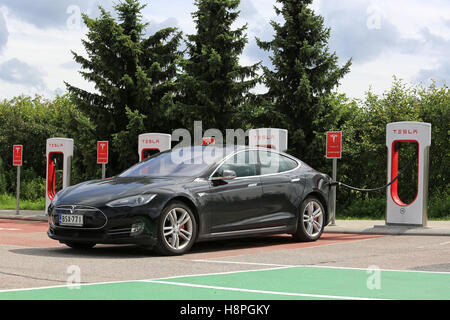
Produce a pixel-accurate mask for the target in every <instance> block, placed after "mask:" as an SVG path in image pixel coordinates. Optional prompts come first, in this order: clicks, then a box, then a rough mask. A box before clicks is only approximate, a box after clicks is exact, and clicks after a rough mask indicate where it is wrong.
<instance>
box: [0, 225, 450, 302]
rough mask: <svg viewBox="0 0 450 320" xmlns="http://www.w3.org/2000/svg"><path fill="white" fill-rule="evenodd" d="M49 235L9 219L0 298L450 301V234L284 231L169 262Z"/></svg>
mask: <svg viewBox="0 0 450 320" xmlns="http://www.w3.org/2000/svg"><path fill="white" fill-rule="evenodd" d="M46 229H47V224H46V223H45V222H39V221H19V220H6V219H5V220H0V261H1V262H0V265H1V267H0V299H16V298H19V299H53V298H55V297H59V298H60V299H78V298H83V299H90V298H92V299H365V298H370V299H374V298H377V299H378V298H379V299H450V237H448V236H414V235H407V236H405V235H376V234H368V235H364V234H349V233H324V234H323V236H322V238H321V239H320V240H319V241H317V242H314V243H298V242H295V241H293V240H292V238H291V237H290V236H288V235H280V236H270V237H259V238H246V239H239V240H227V241H216V242H209V243H199V244H197V245H195V246H194V248H193V250H192V252H191V253H189V254H186V255H184V256H178V257H163V256H159V255H157V254H155V253H153V252H151V251H148V250H145V249H143V248H139V247H136V246H106V245H101V246H97V247H95V248H94V249H92V250H89V251H76V250H73V249H70V248H68V247H66V246H64V245H61V244H59V243H58V242H56V241H53V240H50V239H48V238H47V235H46ZM68 286H69V287H68ZM74 286H75V288H76V289H77V290H73V288H74ZM43 287H48V288H47V289H40V288H43ZM30 288H32V289H33V290H17V289H30Z"/></svg>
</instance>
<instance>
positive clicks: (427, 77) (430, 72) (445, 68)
mask: <svg viewBox="0 0 450 320" xmlns="http://www.w3.org/2000/svg"><path fill="white" fill-rule="evenodd" d="M414 80H415V81H417V82H421V83H423V84H425V85H428V84H431V81H432V80H435V81H436V84H437V85H438V86H439V85H441V84H444V83H446V84H447V85H449V84H450V82H449V80H450V63H449V62H447V61H446V62H444V63H442V64H440V65H438V66H437V67H436V68H433V69H422V70H420V71H419V73H418V74H417V75H416V77H415V79H414Z"/></svg>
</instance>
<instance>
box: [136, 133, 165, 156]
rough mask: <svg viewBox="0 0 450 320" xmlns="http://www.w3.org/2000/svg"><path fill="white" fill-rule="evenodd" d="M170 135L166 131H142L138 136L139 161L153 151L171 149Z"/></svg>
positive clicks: (150, 154)
mask: <svg viewBox="0 0 450 320" xmlns="http://www.w3.org/2000/svg"><path fill="white" fill-rule="evenodd" d="M171 141H172V135H170V134H167V133H143V134H140V135H139V137H138V154H139V161H142V160H144V159H146V158H148V157H150V156H152V155H153V154H155V153H158V152H163V151H166V150H170V149H171Z"/></svg>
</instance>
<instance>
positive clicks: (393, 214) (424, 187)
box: [386, 121, 431, 226]
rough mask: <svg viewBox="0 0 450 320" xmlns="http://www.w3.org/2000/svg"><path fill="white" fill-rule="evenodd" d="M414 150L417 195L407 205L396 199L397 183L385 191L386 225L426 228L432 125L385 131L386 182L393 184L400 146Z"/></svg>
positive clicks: (401, 124) (417, 124)
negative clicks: (415, 155) (386, 154)
mask: <svg viewBox="0 0 450 320" xmlns="http://www.w3.org/2000/svg"><path fill="white" fill-rule="evenodd" d="M406 143H412V144H414V146H417V160H415V161H417V194H416V197H415V199H414V200H413V201H412V202H410V203H404V202H403V201H402V200H401V199H400V197H399V193H398V190H399V188H398V187H399V184H398V181H399V180H400V179H402V176H400V177H399V178H398V179H397V180H396V181H395V182H394V183H392V184H391V185H390V186H389V187H388V188H387V206H386V224H388V225H389V224H391V225H396V224H400V225H417V226H426V224H427V200H428V162H429V152H430V146H431V124H429V123H424V122H409V121H406V122H394V123H389V124H388V125H387V127H386V146H387V148H388V178H387V179H388V182H389V181H391V180H393V179H394V178H395V177H396V176H397V175H398V172H399V170H401V168H399V157H400V154H401V150H402V149H401V148H400V146H401V145H402V144H406Z"/></svg>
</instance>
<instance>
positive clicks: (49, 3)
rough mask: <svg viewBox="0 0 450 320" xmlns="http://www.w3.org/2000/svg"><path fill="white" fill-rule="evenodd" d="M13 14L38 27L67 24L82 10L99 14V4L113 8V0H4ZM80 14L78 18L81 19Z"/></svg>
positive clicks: (3, 3)
mask: <svg viewBox="0 0 450 320" xmlns="http://www.w3.org/2000/svg"><path fill="white" fill-rule="evenodd" d="M2 5H4V6H6V7H7V8H8V12H9V13H10V14H12V15H13V16H15V17H17V18H19V19H21V20H23V21H26V22H28V23H30V24H33V25H34V26H36V27H38V28H43V29H45V28H51V27H60V26H65V25H67V23H68V21H69V19H70V18H71V17H73V15H74V14H75V15H78V14H79V13H80V12H84V13H87V14H88V15H89V16H96V15H98V12H99V11H98V9H97V7H98V5H101V6H102V7H103V8H105V9H107V10H110V11H111V10H112V6H113V2H112V0H76V1H74V0H56V1H55V0H39V1H36V0H20V1H17V0H2ZM79 18H80V17H79V16H78V17H77V19H78V20H79Z"/></svg>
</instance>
